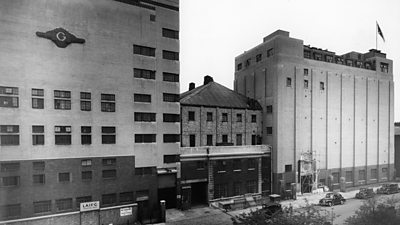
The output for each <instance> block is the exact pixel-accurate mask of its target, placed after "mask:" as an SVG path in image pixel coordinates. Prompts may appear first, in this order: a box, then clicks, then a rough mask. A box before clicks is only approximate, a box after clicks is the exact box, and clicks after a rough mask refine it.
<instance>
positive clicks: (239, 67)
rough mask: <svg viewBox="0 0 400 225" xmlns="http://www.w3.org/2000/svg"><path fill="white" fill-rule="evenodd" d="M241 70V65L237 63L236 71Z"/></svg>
mask: <svg viewBox="0 0 400 225" xmlns="http://www.w3.org/2000/svg"><path fill="white" fill-rule="evenodd" d="M241 69H242V63H239V64H238V65H237V70H238V71H239V70H241Z"/></svg>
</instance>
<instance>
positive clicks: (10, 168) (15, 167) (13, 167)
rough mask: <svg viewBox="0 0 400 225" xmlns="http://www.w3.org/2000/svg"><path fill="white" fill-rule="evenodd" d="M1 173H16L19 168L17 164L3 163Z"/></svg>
mask: <svg viewBox="0 0 400 225" xmlns="http://www.w3.org/2000/svg"><path fill="white" fill-rule="evenodd" d="M0 165H1V172H12V171H18V170H19V168H20V163H19V162H5V163H1V164H0Z"/></svg>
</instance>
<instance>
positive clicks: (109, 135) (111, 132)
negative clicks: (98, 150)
mask: <svg viewBox="0 0 400 225" xmlns="http://www.w3.org/2000/svg"><path fill="white" fill-rule="evenodd" d="M115 137H116V134H115V127H101V143H102V144H115V143H116V142H115Z"/></svg>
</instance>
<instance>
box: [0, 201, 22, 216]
mask: <svg viewBox="0 0 400 225" xmlns="http://www.w3.org/2000/svg"><path fill="white" fill-rule="evenodd" d="M0 212H2V214H0V218H2V219H13V218H19V217H21V204H12V205H4V206H0Z"/></svg>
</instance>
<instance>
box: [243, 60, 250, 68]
mask: <svg viewBox="0 0 400 225" xmlns="http://www.w3.org/2000/svg"><path fill="white" fill-rule="evenodd" d="M244 66H245V67H246V68H247V67H249V66H250V59H247V60H246V62H245V64H244Z"/></svg>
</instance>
